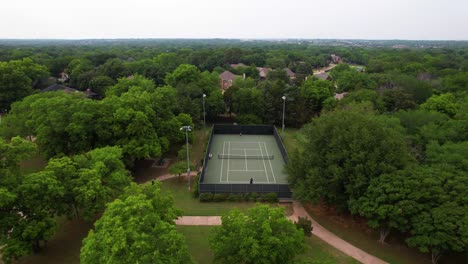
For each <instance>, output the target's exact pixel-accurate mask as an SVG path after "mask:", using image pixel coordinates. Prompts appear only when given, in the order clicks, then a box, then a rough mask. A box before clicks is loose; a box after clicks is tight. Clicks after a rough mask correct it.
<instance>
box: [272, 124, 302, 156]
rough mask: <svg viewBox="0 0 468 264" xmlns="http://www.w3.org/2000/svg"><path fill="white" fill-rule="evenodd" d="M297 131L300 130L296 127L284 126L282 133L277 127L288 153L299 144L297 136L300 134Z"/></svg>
mask: <svg viewBox="0 0 468 264" xmlns="http://www.w3.org/2000/svg"><path fill="white" fill-rule="evenodd" d="M277 129H278V128H277ZM299 131H300V130H299V129H297V128H286V129H285V130H284V133H282V132H281V128H279V129H278V132H279V134H280V136H281V139H282V140H283V144H284V147H285V148H286V151H287V152H288V153H290V152H291V151H293V150H294V149H296V148H297V147H298V146H299V142H298V138H299V137H300V136H301V134H300V133H299Z"/></svg>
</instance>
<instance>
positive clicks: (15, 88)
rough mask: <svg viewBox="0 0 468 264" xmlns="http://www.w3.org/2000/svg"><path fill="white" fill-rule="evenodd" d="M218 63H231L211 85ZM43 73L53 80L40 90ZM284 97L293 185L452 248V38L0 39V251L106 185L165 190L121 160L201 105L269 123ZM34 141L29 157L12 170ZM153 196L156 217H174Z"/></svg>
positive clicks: (457, 141)
mask: <svg viewBox="0 0 468 264" xmlns="http://www.w3.org/2000/svg"><path fill="white" fill-rule="evenodd" d="M350 43H351V44H350ZM395 45H398V47H394V46H395ZM332 54H333V56H332ZM336 58H339V59H336ZM330 65H331V66H330ZM326 67H328V68H326ZM325 68H326V70H325ZM259 69H268V72H267V74H266V76H262V75H261V72H260V71H259ZM286 69H287V70H286ZM225 71H229V72H231V73H232V74H234V75H235V76H237V77H236V78H235V79H233V80H231V81H232V83H230V85H229V87H228V88H227V89H221V82H222V80H221V79H220V75H221V74H222V73H223V72H225ZM288 71H291V72H292V73H294V77H292V75H290V74H288ZM324 74H325V76H326V78H323V76H324ZM56 84H59V85H62V86H64V87H66V89H65V92H64V91H51V92H44V89H46V88H48V87H51V86H53V85H56ZM69 88H71V89H69ZM67 89H69V90H67ZM70 91H73V92H70ZM91 94H92V95H93V96H90V95H91ZM205 96H206V97H205ZM283 96H285V98H286V99H285V102H284V103H285V104H284V105H283V99H282V97H283ZM204 103H205V104H206V111H205V112H206V113H203V104H204ZM284 106H285V108H284V110H285V119H284V123H285V125H286V127H288V128H298V129H300V130H299V132H298V133H297V136H296V137H297V139H298V141H299V144H298V147H297V149H295V150H294V151H293V152H291V153H289V156H290V157H289V163H288V165H287V168H286V169H287V172H288V174H289V177H290V178H289V181H290V184H291V186H292V188H293V189H294V197H295V199H298V200H300V201H306V202H312V203H325V204H327V205H330V206H333V207H335V208H337V210H339V211H341V212H346V213H350V214H351V215H355V216H359V217H364V218H365V219H367V222H368V225H369V226H370V227H371V228H373V229H376V230H378V231H379V233H380V239H379V242H381V243H385V241H386V238H387V236H388V235H389V234H392V233H398V234H400V235H402V236H404V237H405V242H406V243H407V245H408V246H409V247H413V248H416V249H417V250H419V251H421V252H423V253H429V254H431V257H432V261H433V263H437V262H438V260H439V258H440V257H441V256H442V255H443V254H447V253H454V252H455V253H456V252H458V253H461V254H463V253H464V254H466V252H467V248H468V177H467V176H468V162H467V160H468V158H467V157H468V44H467V43H466V42H447V43H446V42H435V43H434V42H403V43H399V42H394V41H389V42H383V43H381V42H375V43H373V44H369V43H368V42H365V41H354V42H352V41H347V42H344V41H335V42H332V41H322V42H321V41H304V40H294V41H292V40H291V41H240V40H239V41H236V40H222V39H219V40H212V41H209V40H127V41H125V40H121V41H119V40H108V41H105V40H102V41H93V40H81V41H79V42H76V43H74V42H70V41H58V40H57V41H20V40H18V41H15V40H8V41H7V40H3V41H0V109H1V113H2V116H1V124H0V136H1V139H0V152H1V154H0V155H1V158H2V162H1V164H0V170H1V173H0V206H1V210H0V244H3V245H5V246H4V247H3V248H1V252H2V257H3V260H4V261H5V262H6V263H9V262H11V261H13V260H15V259H18V258H20V257H21V256H24V255H28V254H30V253H31V252H33V251H36V250H38V249H39V248H40V247H41V243H44V241H47V240H48V239H50V238H51V237H52V236H53V234H54V230H55V226H56V222H55V221H56V220H55V216H58V215H61V216H63V215H65V216H68V217H72V218H73V217H78V218H84V219H87V220H89V221H95V220H96V219H97V216H98V215H102V213H103V212H104V210H105V209H106V204H108V203H110V202H112V201H114V199H115V198H116V197H119V196H120V197H121V198H120V199H121V201H120V200H119V201H120V202H117V203H115V204H114V203H112V205H111V206H109V207H108V208H114V209H115V210H123V209H122V206H124V204H128V206H129V208H133V209H132V210H136V208H137V207H138V203H139V202H141V204H144V205H145V206H148V208H153V207H152V206H155V205H154V203H153V202H154V201H156V200H158V199H165V198H161V197H159V198H158V197H153V196H151V194H150V193H149V191H148V189H149V188H155V187H141V189H138V187H136V186H135V185H134V184H132V179H133V178H132V172H133V171H134V169H135V164H136V161H139V160H144V159H149V158H155V157H164V156H165V155H167V154H168V153H169V152H170V151H171V150H174V148H177V149H179V148H180V146H181V145H182V144H184V143H185V135H184V134H183V133H179V128H180V127H181V126H184V125H190V126H193V127H202V126H203V120H204V114H206V116H205V117H206V122H207V123H208V124H212V123H228V122H229V123H233V122H236V123H239V124H273V125H276V126H279V127H281V125H282V121H283V120H282V112H283V107H284ZM191 140H193V139H191ZM35 153H41V155H43V156H44V157H45V158H46V159H47V160H48V163H47V166H46V167H45V168H44V170H42V171H40V172H35V173H28V172H24V171H23V170H21V169H20V165H19V164H20V162H21V161H23V160H26V159H28V158H29V157H32V156H34V155H35ZM132 193H133V194H134V193H138V194H139V196H138V197H139V198H138V199H140V200H141V201H138V200H137V199H136V198H135V200H132V199H131V198H129V197H130V196H131V195H130V194H132ZM145 197H146V198H145ZM145 199H147V200H145ZM151 199H152V200H151ZM57 201H60V202H57ZM158 201H159V200H158ZM119 203H120V204H119ZM167 203H168V204H169V205H167V206H168V207H164V208H159V209H161V210H162V211H161V212H162V213H161V214H162V215H164V214H165V215H167V219H164V217H162V218H161V217H160V218H158V219H157V221H159V222H161V223H162V225H163V224H164V225H165V224H167V223H171V221H172V220H173V219H174V217H176V215H177V212H176V211H173V209H172V208H170V204H171V202H170V201H168V202H167ZM131 206H133V207H131ZM119 208H120V209H119ZM153 209H155V210H156V211H157V210H158V208H153ZM135 212H136V211H135ZM116 213H118V212H117V211H109V212H108V210H106V211H105V213H104V217H103V218H102V219H107V218H105V216H107V215H112V214H116ZM136 214H137V213H136ZM109 221H110V220H109ZM106 224H108V225H109V226H111V225H112V223H108V222H107V223H106V222H105V221H102V222H101V225H100V226H101V227H102V228H105V226H106ZM167 225H169V226H170V224H167ZM109 226H108V227H107V228H111V227H109ZM169 229H171V227H167V228H166V229H165V230H166V231H167V230H169ZM172 231H173V230H172ZM172 231H171V232H172ZM161 232H165V231H161ZM167 232H169V231H167ZM96 234H97V233H96ZM168 234H169V233H168ZM170 234H171V236H174V237H176V240H177V241H179V240H180V237H177V235H176V234H174V233H170ZM99 239H104V238H99V237H97V235H96V236H95V237H92V236H89V237H88V238H87V240H89V241H93V240H96V241H98V240H99ZM166 239H168V238H166ZM96 241H94V242H93V243H97V242H96ZM153 242H154V241H153ZM89 243H91V242H89ZM174 243H176V242H174ZM177 243H178V242H177ZM84 248H88V249H89V250H91V248H92V246H91V244H89V245H87V246H85V247H84ZM83 250H84V249H83ZM161 250H163V249H161ZM184 250H185V249H184V248H182V249H180V252H179V251H178V254H179V256H178V257H179V258H180V260H181V261H186V260H187V259H189V257H188V256H187V254H186V252H182V251H184ZM90 254H91V253H89V252H85V253H83V252H82V256H83V257H84V259H88V260H89V261H90V262H92V259H93V258H94V256H93V255H90ZM143 261H144V260H143ZM187 261H188V260H187Z"/></svg>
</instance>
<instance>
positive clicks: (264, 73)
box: [257, 67, 271, 80]
mask: <svg viewBox="0 0 468 264" xmlns="http://www.w3.org/2000/svg"><path fill="white" fill-rule="evenodd" d="M257 71H258V76H259V77H260V79H261V80H265V79H266V78H267V76H268V73H269V72H270V71H271V68H264V67H257Z"/></svg>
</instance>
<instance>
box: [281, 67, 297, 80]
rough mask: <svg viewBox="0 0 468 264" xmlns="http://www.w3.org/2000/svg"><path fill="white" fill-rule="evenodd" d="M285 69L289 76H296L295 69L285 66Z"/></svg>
mask: <svg viewBox="0 0 468 264" xmlns="http://www.w3.org/2000/svg"><path fill="white" fill-rule="evenodd" d="M284 70H285V71H286V73H287V74H288V76H289V78H294V77H296V74H295V73H294V72H293V71H291V69H289V68H284Z"/></svg>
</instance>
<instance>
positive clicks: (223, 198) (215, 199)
mask: <svg viewBox="0 0 468 264" xmlns="http://www.w3.org/2000/svg"><path fill="white" fill-rule="evenodd" d="M228 196H229V194H227V193H215V194H214V196H213V202H224V201H226V199H227V198H228Z"/></svg>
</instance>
